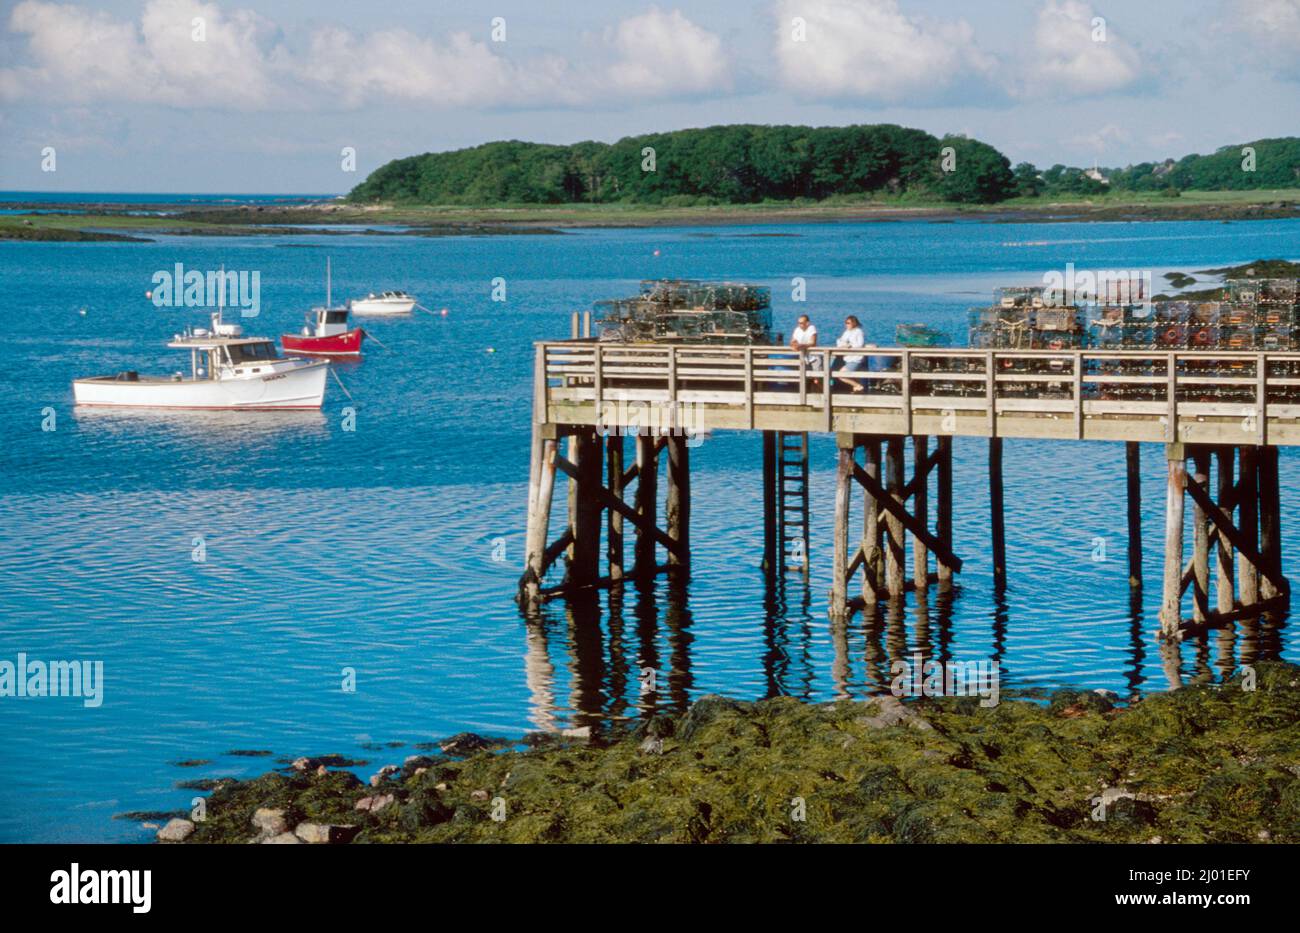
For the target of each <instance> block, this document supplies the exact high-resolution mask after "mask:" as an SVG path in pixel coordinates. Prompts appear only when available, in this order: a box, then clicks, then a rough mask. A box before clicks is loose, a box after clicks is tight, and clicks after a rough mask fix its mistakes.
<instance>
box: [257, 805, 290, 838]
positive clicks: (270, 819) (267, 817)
mask: <svg viewBox="0 0 1300 933" xmlns="http://www.w3.org/2000/svg"><path fill="white" fill-rule="evenodd" d="M253 825H254V826H255V827H257V830H258V832H260V833H261V834H262V835H264V836H278V835H280V833H283V832H288V830H289V821H288V820H286V819H285V818H284V811H283V810H272V809H270V808H269V807H258V808H257V809H256V810H254V811H253Z"/></svg>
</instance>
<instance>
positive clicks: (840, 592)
mask: <svg viewBox="0 0 1300 933" xmlns="http://www.w3.org/2000/svg"><path fill="white" fill-rule="evenodd" d="M852 443H853V441H852V437H851V436H850V437H849V438H848V439H847V443H845V441H844V440H841V444H842V446H840V447H839V450H838V453H839V458H838V462H837V464H836V470H835V532H834V548H833V550H832V558H831V592H830V603H831V604H830V617H831V620H832V621H842V620H843V619H845V618H846V617H847V615H848V612H847V606H848V572H849V501H850V495H851V493H852V491H853V447H852Z"/></svg>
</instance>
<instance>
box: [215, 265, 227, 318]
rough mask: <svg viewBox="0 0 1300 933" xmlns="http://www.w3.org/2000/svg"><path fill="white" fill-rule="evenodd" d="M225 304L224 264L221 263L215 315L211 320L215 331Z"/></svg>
mask: <svg viewBox="0 0 1300 933" xmlns="http://www.w3.org/2000/svg"><path fill="white" fill-rule="evenodd" d="M225 306H226V264H225V263H224V262H223V263H222V264H221V274H220V276H219V277H218V278H217V317H216V320H215V321H213V326H212V329H213V331H216V329H217V325H218V324H220V323H221V312H222V310H223V309H224V308H225Z"/></svg>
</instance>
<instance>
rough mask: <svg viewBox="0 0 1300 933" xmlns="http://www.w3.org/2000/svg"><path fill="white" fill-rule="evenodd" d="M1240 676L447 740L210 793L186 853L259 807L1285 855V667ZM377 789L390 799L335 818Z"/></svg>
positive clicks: (388, 818)
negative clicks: (1233, 847)
mask: <svg viewBox="0 0 1300 933" xmlns="http://www.w3.org/2000/svg"><path fill="white" fill-rule="evenodd" d="M1256 675H1257V681H1256V689H1255V690H1253V691H1248V690H1245V689H1243V687H1242V682H1241V681H1240V679H1234V680H1232V681H1230V682H1227V683H1223V684H1196V685H1193V686H1188V687H1184V688H1182V689H1180V690H1177V691H1174V692H1171V693H1163V694H1155V695H1152V696H1149V697H1147V698H1145V699H1142V700H1139V701H1135V702H1133V703H1132V704H1130V705H1116V704H1115V702H1113V701H1112V700H1111V699H1108V698H1106V697H1105V696H1102V695H1099V694H1096V693H1087V692H1082V691H1058V692H1057V693H1055V694H1052V695H1050V696H1044V697H1042V698H1041V699H1037V700H1033V699H1007V698H1006V696H1007V695H1005V694H1004V699H1003V701H1002V702H1001V703H1000V704H999V705H997V706H996V707H993V708H987V709H986V708H982V707H980V706H979V705H978V702H975V701H974V700H973V699H972V698H952V699H926V700H920V701H917V702H915V703H908V704H905V705H902V704H898V703H897V702H895V701H892V699H890V698H886V699H885V700H872V701H866V702H853V701H839V702H835V703H828V704H820V705H813V704H807V703H802V702H799V701H797V700H794V699H791V698H787V697H781V698H776V699H771V700H764V701H760V702H742V701H738V700H733V699H727V698H724V697H704V698H702V699H700V700H699V701H698V702H696V703H695V704H694V705H693V706H692V707H690V709H689V710H688V711H687V712H686V713H684V714H683V715H682V716H680V717H678V718H677V719H675V720H674V719H671V718H669V717H666V716H662V715H659V716H655V717H653V718H650V719H648V720H646V721H643V722H641V723H639V724H636V725H634V726H632V727H631V728H627V729H624V730H623V731H621V732H620V733H617V734H611V735H609V736H608V737H607V738H606V739H604V740H602V742H601V743H600V744H595V743H591V744H578V743H554V742H549V741H536V740H535V741H534V742H533V743H525V745H524V747H520V746H518V745H516V746H515V747H513V748H512V749H510V750H505V751H501V750H497V749H496V748H495V747H494V746H495V742H493V743H482V744H484V745H487V744H491V745H492V746H493V747H490V748H489V747H473V748H471V746H479V745H480V743H477V742H473V741H467V740H464V739H463V738H462V741H461V743H460V745H461V746H462V748H461V749H458V750H460V751H464V752H465V754H464V755H463V757H461V756H448V755H445V754H444V755H440V756H427V757H420V758H413V759H411V760H409V761H408V762H407V764H406V766H404V767H402V768H401V769H400V770H399V772H398V773H397V774H395V775H393V776H392V777H391V778H390V779H388V780H386V781H383V782H381V785H380V786H379V787H378V788H372V787H368V786H366V785H363V784H362V783H361V782H360V781H359V780H358V779H357V778H356V777H355V776H354V775H352V774H350V773H348V772H335V771H326V772H324V773H316V772H315V771H309V772H299V773H293V774H289V775H284V774H278V773H272V774H267V775H263V776H262V777H259V778H256V779H253V780H250V781H242V782H230V781H225V782H222V783H221V785H220V786H219V787H218V788H217V789H216V790H215V791H214V792H213V794H212V796H211V798H210V799H209V801H208V818H207V819H206V820H205V821H204V822H202V823H200V824H199V825H198V826H197V828H196V830H195V833H194V834H193V836H192V837H191V838H190V840H189V841H190V842H198V843H204V842H232V843H233V842H247V841H250V840H252V839H254V838H255V837H256V835H257V831H256V828H255V827H254V826H253V825H252V822H251V820H252V814H253V812H254V811H255V810H257V809H258V808H260V807H270V808H273V809H281V810H284V811H285V815H286V819H287V820H288V822H289V824H290V825H291V826H292V825H295V824H296V822H299V821H303V820H310V821H313V822H322V823H331V824H335V825H351V826H357V827H359V828H360V832H359V833H358V834H357V836H356V837H355V840H354V841H356V842H363V843H390V842H567V843H584V842H590V843H600V842H653V841H664V842H695V843H715V842H913V843H934V842H966V843H987V842H1129V843H1131V842H1149V841H1155V840H1159V841H1163V842H1261V841H1273V842H1300V668H1297V667H1295V666H1294V665H1289V664H1282V663H1261V664H1259V665H1257V666H1256ZM528 746H531V747H528ZM378 794H385V795H387V794H391V795H392V796H393V798H394V799H393V801H392V803H391V804H389V805H387V806H384V807H382V808H381V809H380V810H378V811H376V812H369V811H366V810H357V809H356V803H357V801H358V800H361V799H362V798H363V797H373V796H375V795H378ZM1099 813H1100V814H1101V815H1104V819H1099V818H1097V817H1098V815H1099Z"/></svg>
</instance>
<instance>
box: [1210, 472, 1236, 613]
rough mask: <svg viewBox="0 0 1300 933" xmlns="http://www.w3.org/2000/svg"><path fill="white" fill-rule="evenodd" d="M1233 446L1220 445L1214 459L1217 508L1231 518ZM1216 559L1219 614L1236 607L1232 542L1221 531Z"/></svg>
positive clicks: (1215, 590) (1215, 594)
mask: <svg viewBox="0 0 1300 933" xmlns="http://www.w3.org/2000/svg"><path fill="white" fill-rule="evenodd" d="M1236 452H1237V449H1236V448H1235V447H1220V448H1219V449H1218V451H1217V454H1216V457H1215V460H1216V461H1217V462H1218V468H1219V481H1218V487H1217V492H1216V495H1215V498H1216V499H1217V500H1218V505H1219V508H1220V509H1221V510H1222V511H1223V512H1224V513H1225V514H1226V515H1227V516H1228V518H1232V513H1233V505H1232V495H1233V493H1232V487H1233V472H1234V470H1235V468H1236ZM1215 555H1216V557H1217V561H1216V563H1215V568H1216V571H1217V572H1216V574H1215V580H1214V598H1215V609H1217V610H1218V612H1219V613H1220V614H1223V613H1228V612H1232V610H1233V609H1234V608H1236V593H1235V592H1234V591H1233V585H1232V581H1233V576H1232V562H1233V558H1232V543H1231V542H1230V541H1228V539H1227V536H1226V535H1225V534H1223V533H1222V532H1220V533H1219V535H1218V536H1217V543H1216V547H1215Z"/></svg>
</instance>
